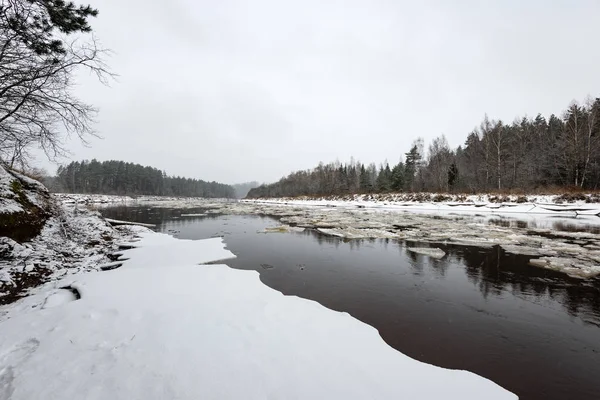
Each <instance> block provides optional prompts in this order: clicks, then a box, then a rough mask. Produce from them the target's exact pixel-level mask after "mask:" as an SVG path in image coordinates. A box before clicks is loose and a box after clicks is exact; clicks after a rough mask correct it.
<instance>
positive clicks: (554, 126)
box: [247, 98, 600, 198]
mask: <svg viewBox="0 0 600 400" xmlns="http://www.w3.org/2000/svg"><path fill="white" fill-rule="evenodd" d="M599 186H600V98H596V99H595V100H588V101H586V102H585V104H578V103H573V104H571V105H570V106H569V108H568V109H567V110H566V111H565V112H564V113H562V115H561V116H560V117H559V116H556V115H554V114H552V115H551V116H550V117H549V118H548V119H546V118H545V117H543V116H542V115H541V114H538V115H537V116H536V117H535V118H533V119H531V118H522V119H519V120H515V121H514V122H513V123H511V124H507V123H504V122H503V121H495V120H490V119H489V118H488V117H487V116H486V117H485V118H484V119H483V121H482V122H481V124H480V125H479V126H478V127H477V128H475V129H474V130H473V131H472V132H470V133H469V134H468V135H467V139H466V141H465V143H464V145H461V146H458V148H456V149H451V148H450V147H449V145H448V142H447V140H446V138H445V137H444V136H443V135H442V136H440V137H438V138H436V139H434V140H433V141H432V142H431V143H430V144H429V146H428V148H427V152H425V145H424V141H423V139H422V138H418V139H416V140H415V141H414V142H413V144H412V146H411V148H410V150H409V152H407V153H405V154H404V157H403V159H402V157H401V160H400V162H398V163H397V164H395V165H390V164H389V163H387V162H385V163H382V164H380V165H379V166H376V165H375V164H373V163H371V164H369V165H365V164H362V163H360V162H355V161H350V162H349V163H345V164H342V163H339V162H334V163H329V164H323V163H320V164H319V165H318V166H317V167H316V168H314V169H311V170H306V171H298V172H293V173H291V174H290V175H289V176H287V177H284V178H282V179H281V180H280V181H278V182H276V183H273V184H269V185H262V186H260V187H258V188H255V189H252V190H250V192H249V193H248V196H247V197H249V198H256V197H282V196H300V195H335V194H348V193H369V192H403V191H407V192H408V191H413V192H414V191H431V192H452V191H455V192H469V193H476V192H484V191H490V190H519V191H531V190H540V189H547V188H549V187H555V188H556V187H560V188H579V189H593V190H596V189H598V188H599Z"/></svg>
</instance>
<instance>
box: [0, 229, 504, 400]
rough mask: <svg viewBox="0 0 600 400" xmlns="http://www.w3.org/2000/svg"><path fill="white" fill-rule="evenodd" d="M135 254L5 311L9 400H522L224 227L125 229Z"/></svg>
mask: <svg viewBox="0 0 600 400" xmlns="http://www.w3.org/2000/svg"><path fill="white" fill-rule="evenodd" d="M129 229H131V230H132V231H134V232H136V233H137V235H138V236H139V239H138V240H137V241H135V242H130V243H122V247H134V248H133V249H131V250H126V251H123V256H124V257H125V258H128V260H126V261H124V262H123V266H122V267H120V268H118V269H115V270H111V271H106V272H93V273H83V272H81V273H77V274H74V275H69V276H67V277H64V278H63V279H61V280H59V281H56V282H52V283H47V284H46V285H44V286H42V287H40V288H38V289H36V290H35V294H33V295H32V296H29V297H27V298H24V299H21V300H20V301H18V302H17V303H14V304H12V305H10V306H4V307H1V308H0V314H1V315H0V332H2V341H0V398H1V399H12V400H20V399H69V398H81V399H132V398H135V399H148V400H150V399H201V398H205V399H241V398H244V399H317V398H330V399H364V398H372V399H442V398H443V399H461V400H464V399H477V400H479V399H515V398H516V396H515V395H513V394H511V393H509V392H507V391H506V390H504V389H502V388H501V387H499V386H498V385H496V384H494V383H493V382H491V381H489V380H487V379H484V378H482V377H479V376H477V375H475V374H472V373H469V372H466V371H457V370H447V369H442V368H438V367H435V366H432V365H428V364H424V363H421V362H418V361H416V360H413V359H411V358H409V357H407V356H405V355H403V354H401V353H399V352H397V351H395V350H393V349H392V348H390V347H389V346H388V345H387V344H385V343H384V342H383V340H382V339H381V337H380V336H379V335H378V332H377V331H376V330H375V329H374V328H372V327H370V326H367V325H365V324H363V323H361V322H359V321H358V320H356V319H354V318H352V317H351V316H349V315H348V314H346V313H339V312H335V311H331V310H328V309H326V308H324V307H322V306H321V305H319V304H318V303H315V302H312V301H309V300H304V299H300V298H297V297H292V296H284V295H282V294H281V293H279V292H277V291H275V290H273V289H270V288H268V287H267V286H265V285H263V284H262V283H261V282H260V280H259V275H258V273H257V272H255V271H240V270H233V269H230V268H229V267H227V266H225V265H203V266H199V265H197V264H199V263H206V262H210V261H214V260H222V259H225V258H228V257H233V254H231V253H230V252H229V251H228V250H226V249H224V247H223V243H222V242H221V239H220V238H216V239H208V240H203V241H188V240H177V239H175V238H173V237H170V236H167V235H164V234H158V233H154V232H151V231H148V230H147V229H146V228H143V227H132V228H129Z"/></svg>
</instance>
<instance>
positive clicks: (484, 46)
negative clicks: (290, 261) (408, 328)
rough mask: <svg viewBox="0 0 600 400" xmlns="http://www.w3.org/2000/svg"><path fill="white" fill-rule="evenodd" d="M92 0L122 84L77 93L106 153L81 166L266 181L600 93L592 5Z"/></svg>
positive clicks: (98, 149)
mask: <svg viewBox="0 0 600 400" xmlns="http://www.w3.org/2000/svg"><path fill="white" fill-rule="evenodd" d="M90 1H91V4H92V5H93V6H94V7H96V8H98V9H99V11H100V14H99V16H98V18H97V19H95V20H93V21H92V27H93V29H94V30H95V32H96V36H97V37H98V38H99V39H100V41H101V42H102V44H103V45H104V46H105V47H108V48H110V49H112V50H113V51H114V53H115V54H114V55H113V56H112V57H111V58H110V59H109V60H108V62H109V64H110V66H111V67H112V69H113V71H114V72H116V73H117V74H119V78H118V80H117V81H116V82H114V83H113V84H112V85H111V87H110V88H107V87H103V86H102V85H101V84H99V83H98V82H96V81H94V79H92V78H91V77H89V76H87V75H86V76H83V77H81V78H80V79H79V81H80V84H79V86H78V87H77V88H76V92H77V94H78V95H79V96H80V97H81V98H83V99H84V100H85V101H87V102H89V103H91V104H94V105H96V106H97V107H98V108H99V110H100V113H99V115H98V118H97V124H96V125H95V128H96V130H97V132H98V133H99V134H100V135H101V136H102V137H103V139H102V140H92V141H91V146H90V147H89V148H85V147H83V146H81V145H80V144H78V143H77V142H76V141H75V140H74V139H73V140H72V141H70V142H69V145H68V147H69V148H70V150H71V151H72V153H73V155H72V157H71V158H72V159H74V160H81V159H91V158H97V159H99V160H108V159H117V160H124V161H131V162H136V163H140V164H144V165H151V166H154V167H157V168H160V169H164V170H166V171H167V173H169V174H172V175H184V176H188V177H195V178H201V179H205V180H217V181H221V182H225V183H238V182H245V181H250V180H258V181H264V182H270V181H275V180H277V179H279V178H280V177H281V176H283V175H287V174H288V173H289V172H291V171H292V170H298V169H306V168H311V167H314V166H316V164H317V163H318V162H319V161H324V162H329V161H335V160H336V159H339V160H340V161H347V160H349V159H350V157H351V156H354V158H355V159H358V160H360V161H363V162H365V163H368V162H377V163H379V162H381V161H383V160H385V159H387V160H389V161H390V162H394V163H395V162H397V161H398V159H399V157H400V156H401V155H402V154H403V153H405V152H406V151H408V149H409V146H410V143H411V142H412V140H413V139H415V138H416V137H417V136H422V137H424V138H425V144H426V146H427V144H428V142H429V141H430V140H431V139H433V138H434V137H436V136H439V135H441V134H442V133H443V134H445V135H446V137H447V139H448V141H449V143H450V145H451V146H452V147H455V146H458V145H459V144H462V143H463V142H464V140H465V138H466V135H467V134H468V133H469V132H470V131H471V130H472V129H473V128H474V127H475V126H476V125H478V124H479V122H480V121H481V119H482V118H483V116H484V114H485V113H488V115H489V116H490V117H491V118H495V119H502V120H505V121H508V122H510V121H512V120H513V119H514V118H515V117H517V116H524V115H529V116H535V114H537V112H541V113H542V114H544V115H546V116H547V115H549V114H551V113H553V112H554V113H560V112H561V111H562V110H564V109H565V108H566V107H567V106H568V104H569V103H570V102H571V101H572V100H581V101H582V100H584V99H585V97H586V96H588V95H591V96H594V97H596V96H599V95H600V74H599V73H598V71H600V52H599V51H597V50H596V47H597V44H598V43H597V42H598V38H600V23H598V21H599V20H600V1H598V0H589V1H586V0H527V1H523V0H514V1H513V0H497V1H479V0H477V1H475V0H473V1H467V0H461V1H446V0H438V1H406V2H405V1H397V0H388V1H383V0H382V1H377V0H364V1H333V0H327V1H316V0H302V1H282V0H252V1H250V0H246V1H242V0H231V1H226V0H219V1H215V0H171V1H161V2H158V1H148V0H144V1H142V0H127V1H114V0H90ZM68 161H69V159H65V160H63V162H68ZM38 163H39V164H40V166H44V167H46V168H48V169H49V170H52V171H53V170H54V169H55V168H54V167H52V166H51V164H49V163H48V162H45V161H42V160H41V158H40V160H38Z"/></svg>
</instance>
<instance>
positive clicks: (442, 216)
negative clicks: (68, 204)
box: [71, 195, 600, 278]
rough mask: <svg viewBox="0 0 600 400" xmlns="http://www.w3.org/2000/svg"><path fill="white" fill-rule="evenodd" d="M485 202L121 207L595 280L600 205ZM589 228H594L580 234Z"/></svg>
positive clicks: (197, 202) (599, 268) (204, 202)
mask: <svg viewBox="0 0 600 400" xmlns="http://www.w3.org/2000/svg"><path fill="white" fill-rule="evenodd" d="M71 196H73V195H71ZM454 200H456V199H454ZM489 200H490V199H489V197H485V198H483V197H475V196H473V197H468V198H465V199H461V201H460V202H453V201H446V202H442V203H420V202H417V201H412V202H409V203H406V204H405V203H397V202H392V201H385V200H381V198H380V199H378V200H377V201H374V200H368V199H365V198H364V197H361V198H359V199H358V200H347V199H346V200H302V199H300V200H298V199H294V200H292V199H275V200H243V201H219V200H208V199H183V200H177V199H161V200H160V201H156V200H138V201H133V202H129V203H127V204H130V205H140V204H144V205H148V206H153V207H169V208H182V209H186V208H192V207H193V208H205V209H206V211H205V212H206V213H208V214H263V215H272V216H275V217H279V218H280V221H281V222H282V224H283V225H282V226H281V227H279V228H277V229H275V230H274V231H278V232H285V231H290V230H291V229H290V226H292V227H294V229H295V230H297V229H298V228H308V229H316V230H318V231H320V232H321V233H323V234H326V235H331V236H337V237H341V238H345V239H361V238H388V239H400V240H410V241H415V242H419V243H424V244H429V245H431V246H433V247H435V245H436V244H456V245H465V246H481V247H491V246H501V247H502V248H503V249H504V250H505V251H507V252H509V253H513V254H523V255H527V256H531V257H532V262H531V265H532V266H535V267H539V268H546V269H551V270H556V271H560V272H563V273H566V274H568V275H569V276H572V277H577V278H590V277H593V276H596V275H599V274H600V217H598V216H596V215H595V214H596V212H600V204H598V203H586V202H585V201H583V200H579V201H577V202H574V203H569V204H563V205H560V204H558V205H557V204H554V203H553V202H554V201H556V200H557V198H556V196H545V197H540V196H538V197H537V198H536V199H535V200H536V201H538V202H536V203H517V202H516V200H517V199H516V198H515V199H512V200H514V201H513V202H511V203H490V202H489ZM509 200H511V199H509ZM531 200H532V199H531ZM139 201H142V203H140V202H139ZM469 202H470V203H469ZM590 226H591V227H595V229H590V232H584V231H582V230H586V228H589V227H590ZM557 227H560V229H556V228H557ZM420 247H423V246H420ZM438 255H439V253H438Z"/></svg>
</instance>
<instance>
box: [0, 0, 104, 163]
mask: <svg viewBox="0 0 600 400" xmlns="http://www.w3.org/2000/svg"><path fill="white" fill-rule="evenodd" d="M96 14H97V11H96V10H93V9H91V8H90V7H89V6H86V7H79V8H77V7H76V6H75V5H74V4H73V3H70V2H49V1H46V0H0V159H2V160H3V161H4V162H5V163H7V164H9V165H10V166H14V165H15V164H24V163H26V161H27V159H28V157H29V154H28V149H30V148H31V147H33V146H38V147H40V148H42V149H43V150H44V151H45V153H46V155H47V156H48V157H49V158H51V159H55V158H56V157H57V156H60V155H63V154H65V148H64V141H65V139H66V138H67V137H69V136H70V135H71V134H75V135H77V137H78V138H79V139H81V140H82V141H84V142H85V141H86V138H87V137H88V136H90V135H95V134H94V131H93V129H92V127H91V124H92V122H93V118H94V116H95V114H96V109H95V108H94V107H93V106H91V105H89V104H86V103H84V102H83V101H81V100H80V99H79V98H77V97H76V96H75V95H74V94H73V85H74V81H73V79H74V77H73V75H74V73H75V71H76V70H78V69H87V70H88V71H90V72H91V73H93V74H95V75H96V76H97V78H98V79H99V80H100V82H102V83H105V84H106V83H107V82H108V80H109V79H111V78H112V77H113V75H112V74H111V73H110V71H109V70H108V68H107V66H106V64H105V63H104V61H103V56H105V55H106V54H107V52H108V51H107V50H105V49H102V48H101V47H100V46H99V44H98V42H97V41H96V40H95V38H94V37H93V36H91V34H89V31H90V30H91V28H90V27H89V25H88V24H87V17H89V16H95V15H96ZM73 35H77V37H72V36H73Z"/></svg>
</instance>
